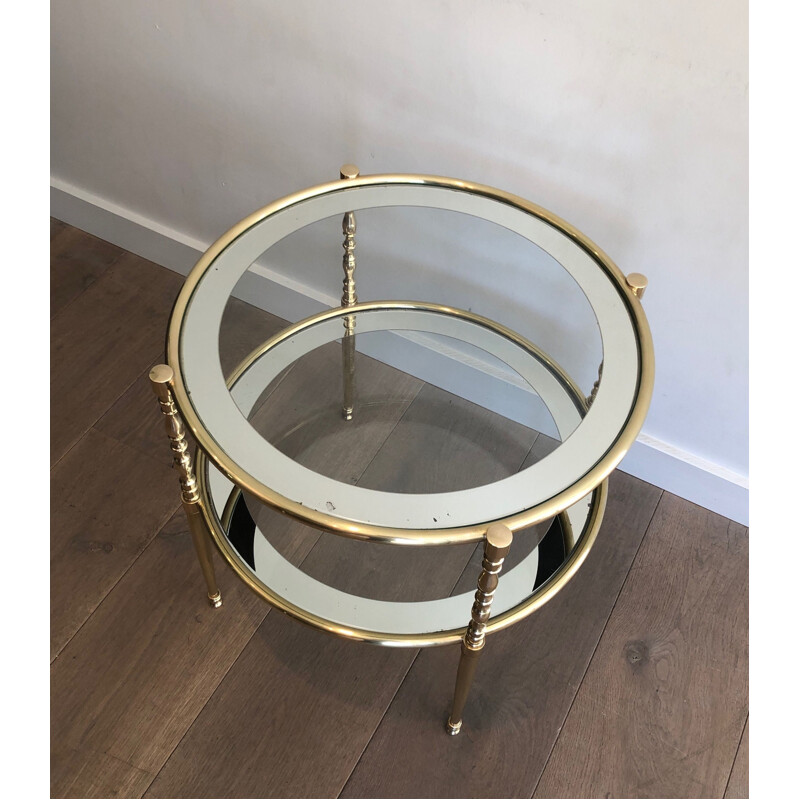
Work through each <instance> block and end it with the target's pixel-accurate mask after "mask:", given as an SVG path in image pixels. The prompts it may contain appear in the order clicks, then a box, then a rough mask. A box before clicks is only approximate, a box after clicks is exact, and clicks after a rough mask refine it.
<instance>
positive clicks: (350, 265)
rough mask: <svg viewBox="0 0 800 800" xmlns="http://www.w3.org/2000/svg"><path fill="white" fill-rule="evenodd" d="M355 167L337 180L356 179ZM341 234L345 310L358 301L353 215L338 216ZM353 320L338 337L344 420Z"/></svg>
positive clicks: (350, 401)
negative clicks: (341, 335)
mask: <svg viewBox="0 0 800 800" xmlns="http://www.w3.org/2000/svg"><path fill="white" fill-rule="evenodd" d="M358 174H359V173H358V167H356V166H354V165H353V164H345V165H344V166H343V167H342V168H341V169H340V170H339V177H340V178H341V179H342V180H351V179H353V178H357V177H358ZM342 233H343V234H344V241H343V242H342V247H343V248H344V256H343V257H342V269H343V270H344V280H343V281H342V307H343V308H347V307H348V306H353V305H355V304H356V303H357V302H358V297H357V296H356V280H355V271H356V256H355V249H356V215H355V214H354V213H353V212H352V211H348V212H347V213H346V214H345V215H344V217H342ZM355 327H356V318H355V317H354V316H353V317H345V318H344V330H345V334H344V336H343V337H342V378H343V383H344V400H343V402H342V416H343V417H344V418H345V419H346V420H351V419H353V408H354V405H355V399H354V398H355V377H356V376H355V349H356V334H355Z"/></svg>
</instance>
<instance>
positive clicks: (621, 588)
mask: <svg viewBox="0 0 800 800" xmlns="http://www.w3.org/2000/svg"><path fill="white" fill-rule="evenodd" d="M651 485H652V484H651ZM663 499H664V490H663V489H662V490H661V493H660V494H659V496H658V501H657V502H656V504H655V505H654V506H653V513H652V514H651V515H650V519H649V520H647V525H645V528H644V534H643V536H642V538H641V540H640V541H639V546H638V547H637V548H636V552H635V553H634V554H633V558H632V559H631V563H630V566H629V567H628V571H627V573H626V574H625V580H624V581H622V584H621V585H620V587H619V591H618V592H617V596H616V597H615V598H614V602H613V604H612V606H611V609H610V610H609V612H608V616H607V617H606V621H605V623H604V624H603V629H602V630H601V631H600V635H599V636H598V637H597V641H596V642H595V645H594V648H593V649H592V654H591V656H589V660H588V661H587V662H586V669H585V670H584V671H583V675H581V679H580V681H579V682H578V685H577V686H576V687H575V693H574V694H573V695H572V701H571V702H570V704H569V708H568V709H567V712H566V713H565V714H564V718H563V719H562V721H561V725H560V727H559V729H558V733H557V734H556V737H555V739H554V740H553V744H552V746H551V747H550V752H549V753H548V754H547V759H546V760H545V762H544V765H543V766H542V771H541V772H540V773H539V777H538V778H537V779H536V784H535V785H534V787H533V790H532V791H531V793H530V795H529V797H530V798H533V796H534V795H535V794H536V790H537V789H538V788H539V784H540V783H541V781H542V776H543V775H544V773H545V772H546V771H547V765H548V764H549V763H550V759H551V758H552V757H553V751H554V750H555V749H556V745H557V744H558V740H559V739H560V738H561V733H562V732H563V730H564V726H565V725H566V724H567V720H568V719H569V715H570V712H571V711H572V707H573V706H574V705H575V700H576V699H577V697H578V693H579V692H580V690H581V686H583V681H584V680H585V679H586V675H587V674H588V673H589V669H590V668H591V666H592V661H594V657H595V654H596V653H597V648H598V647H599V646H600V642H601V641H602V639H603V636H604V634H605V632H606V628H607V627H608V623H609V621H610V620H611V617H612V616H613V615H614V609H615V608H616V607H617V603H618V602H619V598H620V597H621V596H622V592H623V590H624V589H625V585H626V584H627V583H628V578H629V577H630V574H631V569H632V568H633V565H634V563H635V562H636V558H637V557H638V555H639V551H640V550H641V549H642V545H643V544H644V540H645V539H646V538H647V533H648V531H649V530H650V526H651V525H652V524H653V519H654V518H655V516H656V512H657V511H658V507H659V506H660V505H661V501H662V500H663Z"/></svg>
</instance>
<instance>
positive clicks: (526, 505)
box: [169, 176, 641, 535]
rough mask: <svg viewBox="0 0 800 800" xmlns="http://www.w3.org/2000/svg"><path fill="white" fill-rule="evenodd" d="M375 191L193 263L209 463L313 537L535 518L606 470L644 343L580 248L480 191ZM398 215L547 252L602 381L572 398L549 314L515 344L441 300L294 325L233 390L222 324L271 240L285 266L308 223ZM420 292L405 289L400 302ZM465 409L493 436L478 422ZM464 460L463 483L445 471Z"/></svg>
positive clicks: (312, 197) (200, 406)
mask: <svg viewBox="0 0 800 800" xmlns="http://www.w3.org/2000/svg"><path fill="white" fill-rule="evenodd" d="M380 177H381V176H373V178H370V179H358V180H356V181H353V182H352V183H349V182H348V183H345V182H342V183H340V184H335V185H334V184H332V185H328V186H327V187H317V189H316V190H314V191H309V192H308V193H305V194H301V195H298V196H295V197H293V198H289V199H287V200H286V201H281V202H280V203H278V204H275V206H274V207H268V208H267V209H265V210H263V211H262V212H258V213H257V214H256V215H254V216H253V218H251V219H249V220H246V221H244V222H243V223H242V224H241V225H240V226H237V228H236V229H233V230H232V231H231V232H230V233H229V234H228V235H226V236H225V237H223V238H222V239H221V240H220V241H219V242H218V243H216V245H215V246H214V247H213V248H211V250H210V251H209V252H208V253H207V254H206V256H204V259H203V260H202V261H201V262H200V264H198V267H197V268H196V269H195V271H194V272H193V273H192V276H190V279H189V281H187V286H186V288H185V290H184V292H183V293H182V295H181V297H179V301H178V304H177V305H176V313H175V315H174V317H173V323H172V326H171V330H170V342H169V352H170V362H171V363H172V364H177V367H178V368H177V369H176V375H177V381H176V390H177V391H176V393H177V397H178V400H179V404H180V405H181V410H182V412H184V414H185V416H186V417H187V420H188V421H189V423H190V426H191V427H192V430H193V431H194V433H195V435H196V436H197V438H198V441H199V443H200V444H201V446H202V447H203V449H204V450H205V451H206V452H207V453H208V454H209V455H210V456H211V458H212V459H213V460H214V461H215V462H216V463H217V464H219V465H220V466H221V467H222V469H223V470H224V471H225V472H226V473H227V474H228V475H232V476H234V477H235V479H236V481H237V483H239V484H240V485H241V486H243V487H244V488H245V489H246V490H247V491H248V492H249V493H250V494H252V496H253V497H256V498H258V499H260V500H264V501H267V502H268V503H270V504H271V505H272V506H276V505H277V506H279V507H283V508H284V509H285V510H288V511H289V512H290V513H292V514H293V515H294V516H300V517H301V518H302V517H303V516H304V514H305V513H309V514H313V515H316V516H315V517H314V519H313V520H311V521H314V522H317V523H318V522H319V520H320V519H324V518H329V519H331V520H338V521H344V522H345V523H347V524H349V523H352V530H353V531H354V532H355V533H354V534H353V535H357V533H358V531H359V530H360V526H373V527H376V528H386V529H399V530H409V531H436V530H442V529H448V530H449V529H453V528H464V527H468V526H480V525H484V524H485V523H488V522H491V521H494V520H497V519H508V518H510V517H512V516H514V515H515V514H520V513H522V512H525V511H526V510H529V509H532V508H536V507H539V506H541V505H542V504H545V503H547V502H548V501H550V500H551V499H552V498H554V497H557V496H559V495H560V494H563V493H564V492H565V491H567V490H568V489H569V488H570V487H571V486H573V485H574V484H575V483H576V482H577V481H579V480H580V479H581V478H582V477H583V476H585V475H587V474H589V473H590V472H591V471H592V470H593V469H595V467H597V465H598V464H600V463H601V462H602V461H603V460H604V459H606V460H607V459H608V458H609V454H611V453H612V450H613V449H614V448H615V446H616V443H617V441H618V439H619V437H620V433H621V432H622V431H623V429H624V428H625V427H626V425H628V422H629V419H630V417H631V415H632V410H633V408H634V406H635V404H636V401H637V397H638V393H639V388H640V377H641V370H640V350H639V346H640V341H639V335H638V331H637V328H636V325H635V322H634V318H633V315H632V312H631V307H630V302H629V300H628V299H627V298H626V297H625V292H624V290H623V289H622V288H621V287H620V280H619V276H618V275H616V273H614V272H613V271H611V270H610V268H606V267H605V266H604V263H603V262H600V261H599V260H598V257H597V255H596V254H594V253H593V252H591V251H590V250H588V249H587V247H585V246H583V245H582V244H581V243H580V242H579V241H577V239H576V237H575V235H574V234H573V233H571V232H567V231H565V230H564V229H562V228H560V227H559V226H558V225H556V224H553V223H552V222H550V221H548V220H547V219H544V218H542V216H541V215H539V214H537V213H534V212H532V211H531V210H530V209H528V208H525V207H523V206H522V205H520V204H516V203H515V202H511V201H509V200H508V199H507V198H505V197H501V196H499V195H498V196H491V195H490V194H489V190H485V191H484V190H482V191H481V192H477V191H474V189H473V187H470V186H469V185H467V184H463V185H462V184H458V185H457V184H456V182H448V183H447V184H446V185H438V184H437V183H436V181H438V180H439V179H429V180H428V179H426V180H425V182H420V183H402V182H398V181H397V180H396V178H391V179H387V180H385V181H384V182H381V181H380V180H379V178H380ZM441 180H442V181H446V179H441ZM395 206H406V207H410V208H412V209H414V210H415V211H418V212H419V213H425V210H426V209H428V208H431V207H432V208H434V209H436V212H435V213H441V212H442V211H444V212H446V213H447V214H450V215H455V216H457V217H460V218H464V217H466V218H471V219H475V220H476V224H477V222H480V224H481V225H483V224H488V223H491V225H492V226H495V227H499V228H502V229H503V231H504V232H505V234H507V235H509V236H512V237H514V238H515V240H520V239H521V240H522V241H523V242H524V243H525V244H526V245H527V246H528V247H529V248H530V251H531V252H532V253H534V252H535V253H536V254H537V255H536V256H535V258H534V257H533V256H532V257H531V258H532V262H533V261H536V260H537V259H538V262H537V263H541V262H542V259H543V257H542V255H541V254H542V253H544V254H545V256H546V258H547V259H549V260H550V262H552V264H554V265H556V266H557V267H558V268H560V269H562V270H563V271H564V273H565V274H566V276H567V278H568V280H569V282H570V284H571V285H572V286H573V287H574V289H575V291H576V293H577V294H578V295H580V297H582V298H584V301H585V302H586V304H587V307H588V308H589V309H590V310H591V312H592V315H593V317H594V319H595V320H596V336H597V344H593V343H591V342H589V341H588V339H587V342H586V344H587V346H588V347H589V348H590V349H591V348H594V352H596V353H597V354H598V355H599V357H600V359H602V377H601V379H600V380H599V381H598V383H597V384H595V385H594V386H592V385H591V382H589V383H588V385H587V378H586V376H585V375H581V385H578V383H576V381H575V380H574V379H573V377H571V376H570V375H569V374H567V372H566V370H565V369H564V367H563V366H561V365H560V364H558V363H556V362H555V361H554V360H553V359H552V358H551V356H550V355H549V354H548V353H545V352H543V350H542V349H540V348H541V347H542V345H543V343H545V342H546V340H548V338H549V339H550V340H551V341H552V340H553V339H554V338H555V339H557V338H558V336H557V334H554V332H553V331H554V328H555V329H556V330H557V328H558V309H553V311H552V315H551V318H550V319H549V320H545V322H546V323H547V324H546V325H544V326H542V327H541V329H540V330H539V329H537V328H536V326H533V327H532V328H531V329H529V330H526V331H524V334H525V335H524V336H520V335H518V334H516V333H515V332H514V331H513V330H511V329H510V328H507V327H505V326H506V324H507V322H508V320H505V319H504V318H502V317H503V316H504V315H503V310H502V309H503V304H502V303H499V304H498V303H495V304H494V306H493V308H492V311H493V316H492V319H486V318H483V317H481V316H479V315H477V314H473V313H471V312H468V311H462V310H460V309H459V308H458V307H455V308H454V307H450V306H448V305H446V304H445V303H444V302H438V301H440V300H445V299H446V298H445V297H443V294H445V292H443V291H440V292H439V293H438V294H437V297H436V298H435V299H436V300H437V303H435V304H434V303H424V302H416V301H414V302H409V301H385V302H380V303H361V304H359V305H357V306H356V307H355V308H348V309H338V310H333V311H330V312H324V313H322V314H320V315H317V316H315V317H313V318H310V319H308V320H305V321H304V322H302V323H298V324H297V325H295V326H294V327H292V328H290V329H288V331H285V332H284V333H282V334H279V335H278V336H276V337H274V338H273V339H272V340H270V342H268V343H267V344H266V345H265V346H264V347H263V348H262V349H261V350H260V351H259V352H258V353H256V354H255V355H254V357H253V358H252V359H251V361H250V363H249V364H248V365H247V367H246V369H245V371H244V372H242V373H241V374H239V375H238V377H237V380H236V383H235V384H234V385H233V387H232V388H231V389H230V390H229V388H228V387H227V386H226V377H227V376H226V375H225V374H224V372H223V368H222V366H221V363H220V325H221V320H222V317H223V312H224V310H225V307H226V303H227V302H228V299H229V297H230V296H231V293H232V292H233V290H234V288H235V287H236V285H237V282H238V281H239V280H240V279H241V278H242V276H243V275H244V274H245V273H246V272H247V270H248V268H249V267H250V266H251V265H252V264H253V263H254V262H255V261H256V260H257V259H259V258H260V257H261V256H262V254H263V253H264V252H265V251H267V250H268V249H269V248H270V247H272V246H277V245H278V244H279V243H280V247H282V248H284V252H286V250H285V248H286V243H287V242H289V240H290V239H292V237H293V236H297V234H298V232H302V231H303V230H304V229H308V228H309V227H310V226H312V224H313V223H317V222H319V221H321V220H329V219H331V218H336V217H337V215H341V214H346V213H348V212H351V211H354V212H356V213H357V214H358V213H360V212H361V211H362V210H363V209H365V208H366V209H372V210H373V211H375V210H378V209H383V210H389V209H390V207H395ZM432 213H433V212H432ZM338 219H339V220H341V216H339V217H338ZM371 235H372V236H375V235H376V232H375V230H373V231H372V234H371ZM340 243H341V238H339V241H338V242H337V245H340ZM416 244H417V246H416V247H415V248H414V251H415V252H417V251H420V247H419V246H418V245H419V243H416ZM340 252H341V251H340ZM437 252H439V254H441V248H439V251H437ZM510 252H511V251H510V250H509V253H510ZM509 257H510V256H509ZM501 260H502V259H501ZM334 263H335V262H334ZM337 266H338V265H337ZM339 269H341V268H339ZM364 269H367V267H366V266H365V265H364V263H363V262H360V263H359V270H364ZM358 274H359V273H358V272H357V273H356V278H357V279H358ZM339 276H341V272H339ZM339 279H340V278H339ZM337 283H338V280H337ZM509 291H513V287H512V288H511V289H509ZM359 294H361V293H359ZM419 294H424V290H422V289H421V288H420V286H419V285H416V286H409V288H408V294H407V296H415V295H419ZM360 299H362V300H363V299H364V297H363V294H361V298H360ZM462 305H464V304H462ZM475 305H476V307H478V308H480V303H476V304H475ZM490 305H491V304H490ZM523 307H524V304H523ZM509 316H511V315H509ZM498 317H499V318H498ZM515 327H516V324H515ZM540 333H541V336H540V335H539V334H540ZM578 348H580V343H579V344H578ZM597 366H598V367H599V366H600V364H597ZM592 377H594V376H593V375H592ZM589 380H590V379H589ZM589 396H591V398H592V402H591V406H590V407H588V406H587V402H586V401H587V397H589ZM349 408H352V419H346V417H347V416H348V413H347V412H345V413H343V409H349ZM587 408H588V410H587ZM465 409H467V410H469V411H470V412H471V411H475V412H476V413H477V416H478V417H481V418H482V419H485V420H487V421H486V422H485V424H484V425H483V426H481V425H478V424H477V423H476V422H475V419H476V417H475V416H474V415H473V416H472V417H471V416H470V413H466V412H465V411H464V410H465ZM456 412H458V413H456ZM478 412H480V413H478ZM537 441H538V442H539V443H540V444H539V447H540V448H543V449H542V450H541V451H540V452H539V453H538V456H537V455H536V452H535V450H536V442H537ZM545 442H547V447H546V448H545ZM422 445H424V448H423V453H424V454H423V455H416V454H417V453H418V451H419V447H420V446H422ZM544 449H546V451H547V452H546V454H545V455H544V457H542V453H543V452H544ZM532 453H533V454H534V455H531V454H532ZM460 462H461V463H465V462H466V463H469V464H470V465H472V466H474V469H471V470H460V469H455V467H456V466H458V465H459V463H460ZM434 477H435V480H434ZM600 479H602V476H600V477H598V482H599V480H600ZM590 488H591V487H589V489H590ZM564 507H566V504H565V505H564ZM254 513H256V511H255V509H254ZM320 515H321V516H320ZM337 530H340V532H341V528H339V529H337ZM345 532H346V531H345Z"/></svg>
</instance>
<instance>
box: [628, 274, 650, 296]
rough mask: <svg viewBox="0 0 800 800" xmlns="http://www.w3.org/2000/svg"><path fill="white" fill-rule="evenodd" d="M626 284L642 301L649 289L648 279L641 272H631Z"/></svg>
mask: <svg viewBox="0 0 800 800" xmlns="http://www.w3.org/2000/svg"><path fill="white" fill-rule="evenodd" d="M625 282H626V283H627V284H628V286H629V287H630V289H631V291H632V292H633V293H634V295H636V297H638V298H639V299H640V300H641V298H642V295H644V292H645V289H647V278H646V277H645V276H644V275H642V273H641V272H631V273H630V275H627V276H626V277H625Z"/></svg>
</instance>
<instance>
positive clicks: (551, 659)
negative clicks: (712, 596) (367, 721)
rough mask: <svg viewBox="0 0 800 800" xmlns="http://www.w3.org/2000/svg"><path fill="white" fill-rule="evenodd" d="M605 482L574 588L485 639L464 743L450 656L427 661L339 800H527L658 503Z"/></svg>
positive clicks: (653, 496)
mask: <svg viewBox="0 0 800 800" xmlns="http://www.w3.org/2000/svg"><path fill="white" fill-rule="evenodd" d="M611 483H612V488H611V492H610V497H609V503H608V510H607V512H606V519H605V522H604V529H601V535H600V536H599V537H598V540H597V542H596V544H595V546H594V547H593V549H592V550H591V551H590V553H589V555H588V557H587V559H586V561H585V562H584V564H583V566H582V567H581V569H580V570H579V571H578V573H577V574H576V576H575V577H574V578H573V580H572V581H571V582H570V583H569V584H568V585H567V586H566V587H565V588H564V589H563V590H562V591H561V592H560V593H559V594H558V595H557V596H556V597H555V598H553V600H551V601H550V602H549V603H547V604H546V605H545V606H543V607H542V608H541V609H540V610H539V611H537V612H536V613H535V614H532V615H531V616H530V617H528V618H527V619H525V620H523V621H522V622H519V623H517V624H516V625H514V626H513V627H512V628H509V629H507V630H504V631H500V632H498V633H496V634H494V635H492V636H491V637H490V638H489V639H488V640H487V644H486V649H485V651H484V653H483V655H482V657H481V663H480V665H479V667H478V673H477V675H476V678H475V683H474V685H473V687H472V690H471V693H470V697H469V700H468V703H467V707H466V710H465V712H464V727H463V729H462V732H461V733H460V734H459V735H458V736H456V737H450V736H447V735H446V734H445V732H444V722H445V719H446V717H447V713H448V711H449V703H450V701H451V699H452V692H453V685H454V679H455V672H456V666H457V664H458V658H459V650H458V647H456V646H453V647H440V648H434V649H431V650H425V651H423V652H422V653H420V655H419V657H418V658H417V660H416V662H415V663H414V666H413V668H412V669H411V671H410V673H409V675H408V677H407V678H406V680H405V681H404V682H403V685H402V686H401V688H400V691H399V692H398V693H397V696H396V697H395V699H394V701H393V703H392V705H391V707H390V708H389V710H388V712H387V714H386V716H385V717H384V719H383V721H382V722H381V725H380V727H379V728H378V730H377V732H376V733H375V735H374V736H373V738H372V740H371V741H370V743H369V746H368V747H367V749H366V752H365V753H364V755H363V757H362V758H361V760H360V762H359V764H358V766H357V767H356V769H355V770H354V771H353V774H352V776H351V778H350V780H349V782H348V783H347V785H346V787H345V789H344V791H343V793H342V796H343V797H529V796H530V794H531V792H532V790H533V787H534V786H535V784H536V781H537V779H538V778H539V776H540V775H541V772H542V770H543V769H544V765H545V763H546V761H547V757H548V755H549V754H550V751H551V749H552V747H553V744H554V742H555V741H556V737H557V736H558V732H559V730H560V728H561V725H562V724H563V721H564V718H565V717H566V715H567V711H568V710H569V707H570V704H571V703H572V700H573V698H574V696H575V692H576V691H577V688H578V686H579V685H580V682H581V679H582V677H583V674H584V672H585V671H586V668H587V665H588V663H589V660H590V658H591V655H592V652H593V650H594V648H595V646H596V644H597V642H598V640H599V638H600V635H601V633H602V630H603V626H604V624H605V623H606V620H607V619H608V616H609V615H610V613H611V609H612V607H613V605H614V601H615V599H616V597H617V595H618V593H619V590H620V588H621V586H622V584H623V582H624V580H625V576H626V575H627V572H628V568H629V567H630V564H631V562H632V561H633V558H634V555H635V553H636V550H637V548H638V547H639V544H640V542H641V540H642V537H643V536H644V532H645V529H646V527H647V525H648V523H649V521H650V518H651V517H652V514H653V510H654V509H655V506H656V503H657V501H658V498H659V496H660V494H661V491H660V490H659V489H656V488H655V487H653V486H650V485H649V484H646V483H643V482H642V481H638V480H637V479H635V478H631V477H630V476H628V475H624V474H622V473H616V474H614V475H613V476H612V479H611ZM603 533H605V535H602V534H603ZM501 580H502V578H501Z"/></svg>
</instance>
